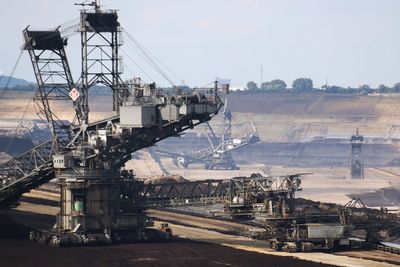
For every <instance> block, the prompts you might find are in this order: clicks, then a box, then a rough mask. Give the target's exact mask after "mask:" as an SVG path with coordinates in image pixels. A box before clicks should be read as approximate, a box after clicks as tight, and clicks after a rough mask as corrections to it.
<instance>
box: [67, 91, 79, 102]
mask: <svg viewBox="0 0 400 267" xmlns="http://www.w3.org/2000/svg"><path fill="white" fill-rule="evenodd" d="M79 96H80V94H79V92H78V90H76V88H73V89H72V90H71V91H70V92H69V97H70V98H71V99H72V100H73V101H76V100H77V99H78V97H79Z"/></svg>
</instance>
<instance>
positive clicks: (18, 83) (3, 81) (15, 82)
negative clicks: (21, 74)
mask: <svg viewBox="0 0 400 267" xmlns="http://www.w3.org/2000/svg"><path fill="white" fill-rule="evenodd" d="M7 83H8V84H7ZM30 85H35V84H34V83H32V82H28V81H26V80H24V79H19V78H14V77H11V78H10V76H6V75H0V88H3V87H6V86H7V87H24V86H30Z"/></svg>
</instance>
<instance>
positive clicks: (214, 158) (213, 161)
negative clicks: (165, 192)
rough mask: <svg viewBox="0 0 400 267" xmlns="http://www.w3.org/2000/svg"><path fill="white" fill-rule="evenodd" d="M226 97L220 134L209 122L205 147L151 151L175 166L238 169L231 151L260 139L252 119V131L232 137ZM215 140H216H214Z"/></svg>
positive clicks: (158, 148) (230, 117) (230, 118)
mask: <svg viewBox="0 0 400 267" xmlns="http://www.w3.org/2000/svg"><path fill="white" fill-rule="evenodd" d="M227 106H228V99H225V106H224V111H223V114H222V118H223V120H222V130H221V135H220V136H217V135H216V134H215V131H214V130H213V128H212V127H211V125H210V124H209V123H206V124H205V125H204V126H205V127H207V132H206V134H205V135H206V137H207V140H208V142H209V146H208V147H207V148H204V149H201V150H198V151H195V152H193V153H174V152H171V151H168V150H166V149H162V148H160V147H157V148H156V149H155V150H153V151H152V152H153V153H156V154H158V155H161V156H164V157H170V158H172V159H173V161H174V163H175V164H176V165H177V166H181V167H184V168H188V167H189V165H190V164H192V163H204V168H205V169H206V170H238V169H239V167H238V166H237V164H236V161H235V160H234V159H233V157H232V151H233V150H236V149H239V148H241V147H244V146H247V145H250V144H254V143H257V142H259V141H260V137H259V135H258V133H257V129H256V127H255V125H254V123H253V122H252V121H250V123H251V127H252V132H250V133H245V134H244V135H242V136H240V137H238V138H233V136H232V113H231V112H230V110H229V109H228V107H227ZM215 140H218V142H216V141H215Z"/></svg>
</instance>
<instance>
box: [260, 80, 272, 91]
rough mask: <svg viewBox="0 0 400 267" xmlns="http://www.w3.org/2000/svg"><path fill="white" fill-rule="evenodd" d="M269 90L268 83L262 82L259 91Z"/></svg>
mask: <svg viewBox="0 0 400 267" xmlns="http://www.w3.org/2000/svg"><path fill="white" fill-rule="evenodd" d="M269 88H270V82H263V83H262V84H261V88H260V89H261V90H269Z"/></svg>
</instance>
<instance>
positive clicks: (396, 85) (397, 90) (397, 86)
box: [393, 83, 400, 93]
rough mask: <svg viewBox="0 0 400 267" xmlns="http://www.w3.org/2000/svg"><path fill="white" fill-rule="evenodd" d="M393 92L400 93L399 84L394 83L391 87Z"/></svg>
mask: <svg viewBox="0 0 400 267" xmlns="http://www.w3.org/2000/svg"><path fill="white" fill-rule="evenodd" d="M393 91H394V92H396V93H400V83H396V84H395V85H394V86H393Z"/></svg>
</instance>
